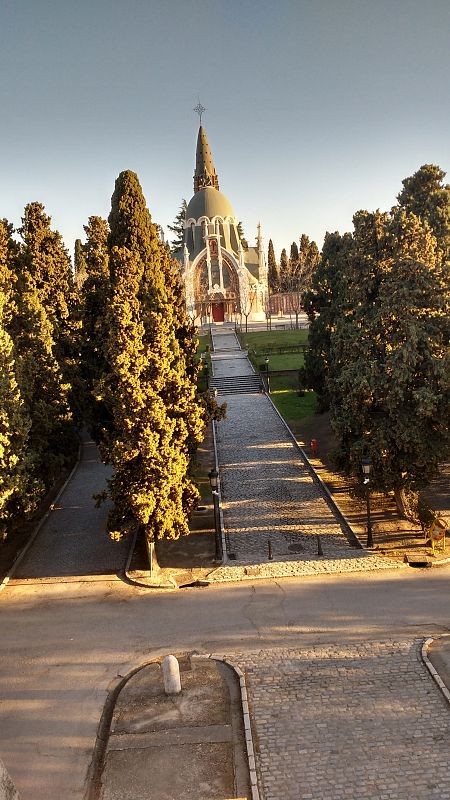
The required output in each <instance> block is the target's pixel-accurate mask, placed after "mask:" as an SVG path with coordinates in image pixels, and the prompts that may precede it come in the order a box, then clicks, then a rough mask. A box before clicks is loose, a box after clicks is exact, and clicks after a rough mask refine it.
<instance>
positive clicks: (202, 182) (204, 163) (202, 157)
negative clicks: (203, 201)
mask: <svg viewBox="0 0 450 800" xmlns="http://www.w3.org/2000/svg"><path fill="white" fill-rule="evenodd" d="M205 186H213V187H214V189H218V188H219V179H218V177H217V173H216V169H215V167H214V162H213V159H212V154H211V148H210V146H209V142H208V139H207V136H206V133H205V129H204V128H203V126H202V125H200V128H199V130H198V137H197V157H196V162H195V172H194V192H198V191H200V189H203V188H204V187H205Z"/></svg>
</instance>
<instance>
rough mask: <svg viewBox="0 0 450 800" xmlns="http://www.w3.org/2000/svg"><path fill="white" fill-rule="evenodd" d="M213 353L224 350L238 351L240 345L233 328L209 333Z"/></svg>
mask: <svg viewBox="0 0 450 800" xmlns="http://www.w3.org/2000/svg"><path fill="white" fill-rule="evenodd" d="M211 337H212V341H213V346H214V352H217V351H224V350H240V349H241V345H240V344H239V339H238V338H237V336H236V334H235V332H234V329H233V328H222V330H221V331H220V332H217V331H214V330H212V331H211Z"/></svg>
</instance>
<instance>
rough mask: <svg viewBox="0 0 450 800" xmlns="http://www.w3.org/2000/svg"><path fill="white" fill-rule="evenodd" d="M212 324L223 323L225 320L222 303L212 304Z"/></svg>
mask: <svg viewBox="0 0 450 800" xmlns="http://www.w3.org/2000/svg"><path fill="white" fill-rule="evenodd" d="M212 318H213V322H223V321H224V319H225V309H224V304H223V303H212Z"/></svg>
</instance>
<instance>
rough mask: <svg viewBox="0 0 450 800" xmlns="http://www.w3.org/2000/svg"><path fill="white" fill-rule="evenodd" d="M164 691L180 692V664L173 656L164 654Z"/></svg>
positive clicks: (170, 692) (168, 692) (169, 692)
mask: <svg viewBox="0 0 450 800" xmlns="http://www.w3.org/2000/svg"><path fill="white" fill-rule="evenodd" d="M162 670H163V677H164V691H165V693H166V694H180V692H181V680H180V665H179V664H178V661H177V659H176V658H175V656H166V657H165V659H164V661H163V662H162Z"/></svg>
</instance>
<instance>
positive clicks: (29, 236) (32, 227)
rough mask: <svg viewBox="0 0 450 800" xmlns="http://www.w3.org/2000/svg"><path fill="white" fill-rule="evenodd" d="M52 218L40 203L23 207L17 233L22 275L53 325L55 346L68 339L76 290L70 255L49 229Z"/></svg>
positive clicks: (59, 237)
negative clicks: (20, 242)
mask: <svg viewBox="0 0 450 800" xmlns="http://www.w3.org/2000/svg"><path fill="white" fill-rule="evenodd" d="M50 225H51V218H50V217H49V216H48V215H47V214H46V213H45V209H44V206H43V205H42V204H41V203H29V204H28V205H27V206H26V207H25V215H24V217H23V218H22V227H21V228H19V233H20V235H21V237H22V240H23V243H24V244H23V247H22V249H21V272H26V273H28V274H29V275H30V277H31V279H32V280H33V283H34V286H35V288H36V290H37V292H38V293H39V300H40V302H41V304H42V306H43V307H44V309H45V311H46V314H47V316H48V318H49V320H50V322H51V324H52V326H53V331H54V335H55V341H57V342H58V343H59V342H60V341H61V344H62V341H63V340H64V339H65V338H69V339H70V337H71V321H72V320H71V312H72V311H73V308H74V305H75V302H76V300H75V289H74V284H73V277H72V268H71V263H70V257H69V254H68V252H67V250H66V248H65V247H64V244H63V241H62V239H61V235H60V234H59V233H58V231H53V230H52V229H51V227H50ZM62 346H63V345H62Z"/></svg>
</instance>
